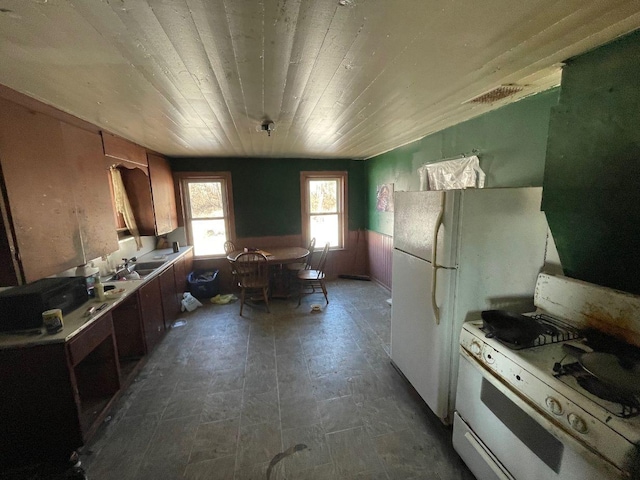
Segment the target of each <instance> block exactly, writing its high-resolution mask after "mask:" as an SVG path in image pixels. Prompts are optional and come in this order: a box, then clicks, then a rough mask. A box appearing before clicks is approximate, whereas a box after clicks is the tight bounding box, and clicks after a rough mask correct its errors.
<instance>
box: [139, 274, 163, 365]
mask: <svg viewBox="0 0 640 480" xmlns="http://www.w3.org/2000/svg"><path fill="white" fill-rule="evenodd" d="M138 299H139V302H140V315H141V316H142V325H143V327H144V338H145V342H146V344H147V353H151V351H152V350H153V348H154V347H155V346H156V345H157V344H158V342H159V341H160V339H161V338H162V336H163V335H164V318H163V315H164V312H163V310H162V298H161V292H160V281H159V279H158V278H154V279H153V280H151V281H149V282H147V283H146V284H145V285H143V286H142V287H141V288H140V290H138Z"/></svg>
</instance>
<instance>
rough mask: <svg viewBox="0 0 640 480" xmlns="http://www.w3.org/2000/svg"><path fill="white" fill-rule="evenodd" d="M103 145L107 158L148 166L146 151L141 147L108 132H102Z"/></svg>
mask: <svg viewBox="0 0 640 480" xmlns="http://www.w3.org/2000/svg"><path fill="white" fill-rule="evenodd" d="M102 144H103V148H104V154H105V155H106V156H107V157H110V158H115V159H117V160H124V161H126V162H131V163H134V164H137V165H143V166H145V167H146V166H147V156H146V151H145V149H144V148H143V147H141V146H140V145H137V144H135V143H133V142H130V141H129V140H125V139H124V138H120V137H116V136H115V135H112V134H111V133H107V132H102ZM114 163H118V162H117V161H116V162H114Z"/></svg>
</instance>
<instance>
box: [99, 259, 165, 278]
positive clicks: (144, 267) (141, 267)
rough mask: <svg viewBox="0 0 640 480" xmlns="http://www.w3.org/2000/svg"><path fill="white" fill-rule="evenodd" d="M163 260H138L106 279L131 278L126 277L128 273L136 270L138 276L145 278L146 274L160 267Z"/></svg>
mask: <svg viewBox="0 0 640 480" xmlns="http://www.w3.org/2000/svg"><path fill="white" fill-rule="evenodd" d="M164 264H165V262H164V261H163V262H139V263H134V264H133V265H129V266H128V267H127V270H124V269H123V270H122V271H121V272H118V273H117V274H115V275H113V276H112V277H111V278H109V279H108V280H107V281H114V280H123V279H124V280H132V279H131V278H127V277H128V276H129V274H131V273H133V272H136V273H137V274H138V275H139V276H140V278H145V277H147V276H148V275H150V274H151V273H153V272H154V271H155V270H156V269H157V268H160V267H161V266H162V265H164Z"/></svg>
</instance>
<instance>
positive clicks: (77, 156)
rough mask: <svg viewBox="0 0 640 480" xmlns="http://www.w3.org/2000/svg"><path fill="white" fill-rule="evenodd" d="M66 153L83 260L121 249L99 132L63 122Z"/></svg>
mask: <svg viewBox="0 0 640 480" xmlns="http://www.w3.org/2000/svg"><path fill="white" fill-rule="evenodd" d="M61 127H62V138H63V142H64V153H65V156H66V161H67V163H68V165H69V168H70V171H71V172H73V174H74V177H73V191H74V195H75V202H76V214H77V217H78V224H79V228H80V238H81V241H82V249H83V254H84V262H88V261H90V260H93V259H94V258H97V257H101V256H103V255H107V254H108V253H111V252H115V251H116V250H118V234H117V233H116V225H115V222H114V218H113V209H112V206H111V192H110V189H109V182H110V180H111V179H110V178H109V170H108V169H107V168H106V163H105V162H104V156H103V153H102V139H101V138H100V135H99V134H97V133H94V132H89V131H87V130H84V129H82V128H78V127H75V126H73V125H69V124H67V123H62V124H61Z"/></svg>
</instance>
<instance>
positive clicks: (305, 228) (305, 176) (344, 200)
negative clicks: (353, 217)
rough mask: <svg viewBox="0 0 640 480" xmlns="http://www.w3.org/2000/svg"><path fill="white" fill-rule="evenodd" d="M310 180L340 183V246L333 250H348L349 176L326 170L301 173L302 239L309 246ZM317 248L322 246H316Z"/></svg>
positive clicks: (345, 172)
mask: <svg viewBox="0 0 640 480" xmlns="http://www.w3.org/2000/svg"><path fill="white" fill-rule="evenodd" d="M310 180H332V181H335V180H337V181H338V229H339V233H338V235H339V239H338V246H335V247H331V250H345V249H347V247H348V245H347V241H348V238H349V230H348V228H349V205H348V198H349V195H348V185H349V174H348V172H347V171H344V170H324V171H303V172H300V199H301V211H302V237H303V240H304V241H305V242H306V243H307V244H308V243H309V241H310V240H311V212H310V208H311V207H310V204H309V203H310V202H309V181H310ZM316 247H317V248H319V247H321V245H316Z"/></svg>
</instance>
